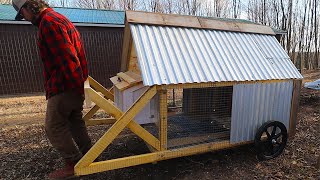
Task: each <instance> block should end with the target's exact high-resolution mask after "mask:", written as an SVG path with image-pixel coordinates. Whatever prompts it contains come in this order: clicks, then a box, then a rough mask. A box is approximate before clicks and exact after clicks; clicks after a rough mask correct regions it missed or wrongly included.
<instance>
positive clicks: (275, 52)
mask: <svg viewBox="0 0 320 180" xmlns="http://www.w3.org/2000/svg"><path fill="white" fill-rule="evenodd" d="M130 28H131V33H132V37H133V41H134V44H135V48H136V52H137V56H138V62H139V67H140V70H141V74H142V78H143V83H144V85H146V86H152V85H155V84H157V85H162V84H178V83H197V82H222V81H252V80H270V79H301V78H302V76H301V74H300V73H299V72H298V70H297V69H296V68H295V67H294V65H293V64H292V62H291V61H290V59H289V57H288V55H287V54H286V53H285V51H284V50H283V49H282V47H281V45H280V44H279V43H278V42H277V40H276V38H275V37H274V36H271V35H260V34H249V33H239V32H226V31H216V30H206V29H193V28H180V27H167V26H152V25H141V24H130Z"/></svg>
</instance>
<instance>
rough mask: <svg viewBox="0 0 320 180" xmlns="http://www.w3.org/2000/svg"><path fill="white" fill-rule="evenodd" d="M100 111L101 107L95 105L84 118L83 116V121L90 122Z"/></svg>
mask: <svg viewBox="0 0 320 180" xmlns="http://www.w3.org/2000/svg"><path fill="white" fill-rule="evenodd" d="M99 109H100V107H99V106H97V105H95V106H93V107H92V108H91V109H90V110H89V111H88V112H87V113H86V114H85V115H84V116H83V118H82V119H83V120H84V121H89V119H90V118H92V116H93V115H94V114H95V113H96V112H97V111H98V110H99Z"/></svg>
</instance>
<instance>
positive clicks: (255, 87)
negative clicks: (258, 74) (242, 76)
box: [230, 80, 293, 143]
mask: <svg viewBox="0 0 320 180" xmlns="http://www.w3.org/2000/svg"><path fill="white" fill-rule="evenodd" d="M292 92H293V81H292V80H290V81H288V82H281V83H266V84H262V83H256V84H239V85H235V86H234V87H233V97H232V115H231V135H230V142H231V143H237V142H244V141H251V140H254V137H255V133H256V131H257V130H258V128H259V127H260V126H261V125H262V124H263V123H265V122H267V121H270V120H276V121H280V122H282V123H283V124H284V125H285V126H286V127H287V129H289V128H288V127H289V121H290V109H291V99H292Z"/></svg>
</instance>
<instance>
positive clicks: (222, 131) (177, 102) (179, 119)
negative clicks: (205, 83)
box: [167, 86, 233, 149]
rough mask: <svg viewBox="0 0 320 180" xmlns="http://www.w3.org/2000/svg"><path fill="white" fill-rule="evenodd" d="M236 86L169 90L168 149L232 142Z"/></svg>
mask: <svg viewBox="0 0 320 180" xmlns="http://www.w3.org/2000/svg"><path fill="white" fill-rule="evenodd" d="M232 92H233V87H232V86H227V87H209V88H193V89H169V90H168V92H167V103H168V112H167V113H168V127H167V131H168V135H167V137H168V144H167V148H168V149H173V148H181V147H186V146H192V145H198V144H203V143H210V142H220V141H225V140H229V138H230V126H231V108H232Z"/></svg>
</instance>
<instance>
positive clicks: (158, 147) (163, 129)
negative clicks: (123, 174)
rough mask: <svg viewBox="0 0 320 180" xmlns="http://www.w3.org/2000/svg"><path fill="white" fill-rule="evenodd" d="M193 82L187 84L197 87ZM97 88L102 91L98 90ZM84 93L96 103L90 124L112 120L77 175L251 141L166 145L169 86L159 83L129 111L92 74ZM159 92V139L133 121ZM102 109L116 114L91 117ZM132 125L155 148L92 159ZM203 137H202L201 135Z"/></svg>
mask: <svg viewBox="0 0 320 180" xmlns="http://www.w3.org/2000/svg"><path fill="white" fill-rule="evenodd" d="M197 86H199V85H197V84H194V85H193V86H190V85H188V87H197ZM94 89H97V90H99V91H102V92H99V91H96V90H94ZM85 93H86V96H87V97H89V98H90V99H91V100H92V101H93V102H94V103H95V106H93V107H92V108H91V110H90V111H89V112H88V113H86V114H85V115H84V117H83V118H84V120H85V122H86V124H87V125H99V124H113V125H112V126H111V128H110V129H109V130H108V131H107V132H106V133H105V134H104V135H103V136H102V137H101V138H100V139H99V140H98V141H97V142H96V144H94V146H93V147H92V148H91V149H90V150H89V151H88V153H87V154H85V155H84V156H83V157H82V159H81V160H80V161H79V162H78V163H77V164H76V166H75V174H76V175H87V174H92V173H98V172H102V171H108V170H112V169H118V168H124V167H130V166H135V165H139V164H145V163H152V162H156V161H160V160H165V159H171V158H176V157H182V156H188V155H192V154H198V153H204V152H208V151H212V150H218V149H225V148H231V147H235V146H237V145H240V144H246V143H250V142H242V143H238V144H230V142H229V141H223V142H215V143H206V144H201V145H197V146H190V147H185V148H180V149H173V150H168V149H167V143H168V142H167V90H166V89H162V88H161V87H158V86H152V87H149V89H148V90H147V91H146V92H145V93H144V94H143V95H142V96H141V97H140V98H139V99H138V100H137V101H136V102H135V103H134V104H133V105H132V107H131V108H129V109H128V110H127V111H126V112H122V111H121V110H119V109H118V108H117V107H115V106H114V103H113V101H112V100H111V99H113V98H112V97H110V96H111V92H110V91H108V90H106V89H105V88H102V86H101V85H100V84H98V83H97V82H96V81H94V80H93V79H92V78H91V77H90V79H88V80H87V82H86V83H85ZM157 93H160V122H159V132H160V134H159V139H157V138H156V137H154V136H153V135H152V134H150V133H149V132H148V131H146V130H145V129H144V128H142V127H141V126H140V125H139V124H137V123H136V122H135V121H134V119H133V118H134V117H135V115H137V114H138V113H139V111H140V110H141V109H142V108H143V107H144V106H145V105H146V104H147V103H148V102H149V101H150V100H151V98H152V97H153V96H155V95H156V94H157ZM99 109H102V110H104V111H105V112H107V113H109V114H110V115H112V117H114V118H107V119H98V120H92V119H90V118H91V117H92V116H93V115H94V113H95V112H97V111H98V110H99ZM125 127H127V128H129V129H130V130H131V131H132V132H133V133H134V134H136V135H138V136H139V137H140V138H141V139H143V140H144V141H145V142H146V143H147V145H148V146H150V147H151V148H152V150H153V151H154V152H152V153H148V154H143V155H136V156H130V157H124V158H117V159H111V160H106V161H101V162H93V161H94V160H95V159H96V158H97V157H98V156H99V155H100V154H101V153H102V152H103V151H104V150H105V149H106V148H107V147H108V145H110V143H111V142H112V141H113V140H114V139H115V138H116V137H117V136H118V135H119V133H120V132H121V131H122V130H123V129H124V128H125ZM199 138H202V137H199Z"/></svg>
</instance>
